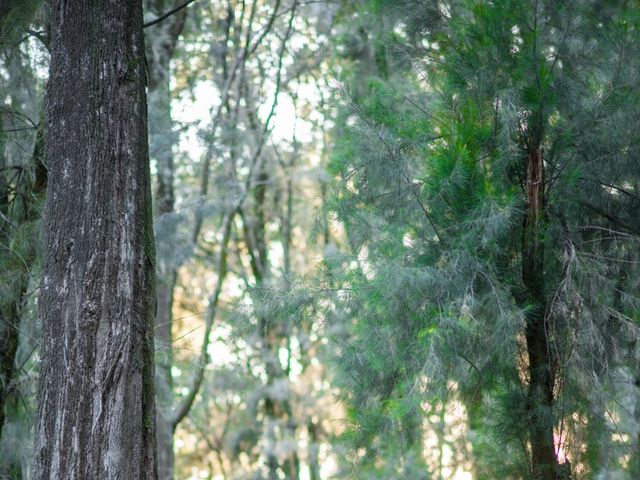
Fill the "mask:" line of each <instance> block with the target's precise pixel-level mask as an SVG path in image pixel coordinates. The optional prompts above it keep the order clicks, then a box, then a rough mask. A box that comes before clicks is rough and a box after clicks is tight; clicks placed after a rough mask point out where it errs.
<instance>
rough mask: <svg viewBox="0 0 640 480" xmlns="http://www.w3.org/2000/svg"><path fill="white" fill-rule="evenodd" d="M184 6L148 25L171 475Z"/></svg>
mask: <svg viewBox="0 0 640 480" xmlns="http://www.w3.org/2000/svg"><path fill="white" fill-rule="evenodd" d="M178 3H180V2H179V1H178V0H169V1H167V0H147V3H146V4H147V7H148V10H149V11H151V12H152V13H153V15H154V16H155V17H156V18H157V17H160V16H161V15H162V14H163V13H165V12H166V11H168V10H170V9H172V8H175V7H176V6H178ZM186 13H187V10H186V9H182V10H180V11H179V12H177V13H176V14H174V15H172V16H171V17H169V18H167V19H166V20H164V21H163V22H160V23H159V24H157V25H154V26H153V27H152V28H150V29H149V30H148V31H147V40H148V44H149V45H150V47H151V52H152V56H151V59H150V62H149V63H150V68H149V71H150V74H149V135H150V139H149V140H150V154H151V158H152V159H153V160H155V162H156V165H157V169H158V175H157V178H158V183H157V189H156V196H155V199H156V215H157V217H158V221H157V225H158V226H159V229H160V231H159V232H158V238H157V247H158V252H157V258H158V269H157V283H156V291H157V299H158V308H157V312H156V322H155V329H154V333H155V349H156V375H155V380H156V406H157V415H156V429H157V434H156V437H157V458H158V477H159V478H160V480H171V479H172V478H173V469H174V453H173V431H174V425H173V408H174V406H173V394H172V390H173V378H172V375H171V367H172V366H173V353H172V348H171V345H172V336H171V330H172V326H173V317H172V309H173V290H174V286H175V282H176V259H175V246H176V245H175V233H176V231H175V223H174V220H173V219H172V218H171V214H172V213H173V212H174V203H175V196H174V167H173V146H174V144H175V135H174V133H173V122H172V119H171V87H170V81H171V75H170V72H171V70H170V63H171V58H172V56H173V52H174V50H175V46H176V42H177V40H178V36H179V35H180V32H181V31H182V28H183V26H184V22H185V18H186Z"/></svg>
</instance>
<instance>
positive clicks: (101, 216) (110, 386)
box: [34, 0, 157, 480]
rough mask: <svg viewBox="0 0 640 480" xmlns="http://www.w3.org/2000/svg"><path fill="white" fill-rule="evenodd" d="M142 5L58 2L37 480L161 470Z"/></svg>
mask: <svg viewBox="0 0 640 480" xmlns="http://www.w3.org/2000/svg"><path fill="white" fill-rule="evenodd" d="M142 25H143V23H142V3H141V1H140V0H139V1H132V0H109V1H102V0H53V1H52V2H51V35H52V37H51V64H50V71H49V85H48V104H47V135H46V157H47V159H48V166H49V185H48V191H47V206H46V211H45V224H44V228H45V247H44V255H45V258H44V270H43V280H42V287H41V288H42V290H41V294H40V299H39V316H40V319H41V321H42V328H43V336H42V339H43V341H42V350H41V366H40V380H39V390H38V411H37V416H36V424H35V460H34V478H35V479H36V480H44V479H52V478H58V479H65V478H77V479H84V478H100V479H125V478H126V479H142V478H146V479H155V478H157V469H156V459H155V418H154V416H155V408H154V388H153V368H154V367H153V330H152V329H153V316H154V308H155V289H154V283H155V278H154V258H155V247H154V240H153V230H152V222H151V220H152V219H151V194H150V180H149V162H148V142H147V112H146V95H145V79H146V69H145V61H144V41H143V33H142Z"/></svg>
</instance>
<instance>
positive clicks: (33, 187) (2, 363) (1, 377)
mask: <svg viewBox="0 0 640 480" xmlns="http://www.w3.org/2000/svg"><path fill="white" fill-rule="evenodd" d="M0 147H1V145H0ZM43 149H44V127H43V124H42V121H41V124H40V126H39V127H38V130H37V132H36V137H35V143H34V149H33V157H32V164H31V165H29V168H25V169H24V170H23V171H22V172H21V174H20V175H19V180H18V183H17V185H16V186H15V188H16V191H17V194H16V195H15V196H14V198H13V201H11V202H10V201H9V198H10V197H11V193H10V185H9V183H8V182H7V181H6V179H5V177H4V174H0V213H2V215H3V216H2V220H1V221H0V248H1V249H2V252H1V253H2V255H3V256H6V258H4V259H3V260H2V262H0V264H1V265H2V267H3V268H6V269H7V271H11V272H12V274H11V276H12V279H11V282H10V284H9V283H7V284H6V285H3V287H5V286H6V290H5V288H2V291H1V292H0V293H1V295H0V436H1V435H2V429H3V427H4V424H5V421H6V414H7V410H8V409H9V408H10V407H9V405H10V404H16V403H17V395H16V394H15V393H16V388H15V385H14V380H15V378H14V377H15V375H16V374H17V372H16V369H17V365H16V354H17V351H18V344H19V340H20V335H19V332H20V323H21V309H22V307H23V302H24V297H25V294H26V293H27V289H28V287H29V280H30V273H31V272H30V269H31V267H32V266H33V263H34V261H35V259H36V253H37V252H36V246H35V245H25V246H24V249H23V250H22V252H21V253H17V252H14V251H13V249H14V248H15V246H12V243H13V241H14V238H13V237H14V236H16V235H20V234H21V233H20V231H21V230H23V229H25V228H29V226H28V223H29V222H33V221H35V220H37V216H38V209H37V206H36V205H35V204H36V203H39V201H40V197H41V195H42V193H43V192H44V190H45V188H46V183H47V170H46V167H45V165H44V159H43V156H44V151H43ZM2 162H3V159H2V158H0V169H1V168H3V167H4V165H3V163H2ZM16 199H20V205H18V206H16V205H15V203H14V202H16V201H17V200H16ZM12 207H15V208H12ZM12 213H13V215H12ZM9 218H11V220H12V223H13V225H11V224H10V222H9V221H7V219H9ZM3 467H4V464H3V461H2V459H0V475H2V472H3V471H4V470H3Z"/></svg>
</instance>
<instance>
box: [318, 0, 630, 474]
mask: <svg viewBox="0 0 640 480" xmlns="http://www.w3.org/2000/svg"><path fill="white" fill-rule="evenodd" d="M634 12H635V13H634ZM361 15H362V16H363V17H365V16H367V15H378V18H379V24H382V25H386V26H387V28H388V31H393V32H394V33H393V34H392V35H389V34H388V32H385V33H383V34H382V37H381V38H382V39H384V40H385V41H386V42H387V48H388V49H391V48H392V47H393V48H394V49H396V50H400V49H401V50H402V52H403V53H399V54H397V55H394V56H392V55H388V51H389V50H387V56H386V62H387V67H388V68H387V69H381V68H378V69H377V72H374V73H373V74H372V75H369V76H365V77H364V78H361V82H363V83H366V89H364V91H363V89H361V88H360V89H358V88H349V89H348V90H347V91H345V96H344V98H345V105H344V106H343V109H342V113H341V115H340V117H339V119H338V124H337V126H336V129H335V131H336V147H335V149H334V153H333V157H332V159H331V164H330V170H331V172H332V173H333V174H334V175H335V176H336V177H337V179H338V181H337V184H336V188H335V193H334V195H333V197H332V199H331V200H330V201H329V203H328V205H327V209H329V210H331V211H333V212H334V213H335V215H337V218H338V219H339V220H340V221H341V223H342V224H343V225H344V227H345V231H346V240H347V242H348V246H349V250H350V252H351V253H352V257H351V258H350V259H349V260H348V261H344V262H342V264H341V266H339V267H335V268H334V272H333V273H334V274H333V276H332V279H334V281H335V280H336V279H338V281H339V283H340V287H341V288H344V289H348V291H349V295H344V296H342V298H340V303H339V308H341V309H343V310H344V311H345V312H346V313H345V314H343V315H340V316H339V318H344V316H347V317H353V319H354V320H353V322H352V323H348V329H349V338H348V341H347V342H346V343H345V344H344V346H343V347H342V348H341V349H340V352H339V354H338V358H337V363H338V366H339V371H340V375H339V380H338V381H339V383H340V384H341V385H342V387H343V388H344V389H345V390H346V391H348V392H349V395H347V396H346V400H347V401H348V403H349V404H350V405H351V410H350V412H351V414H350V418H351V420H352V430H351V433H350V434H349V435H348V438H349V440H350V441H351V442H352V443H353V445H354V446H355V447H357V448H365V449H367V454H365V455H364V456H363V459H362V463H363V465H364V464H371V465H374V464H376V463H379V462H380V461H381V459H384V461H391V459H392V458H394V456H395V455H400V456H402V455H403V453H402V452H411V451H414V450H413V449H412V445H413V443H412V442H419V441H418V440H417V438H418V437H419V436H420V435H421V431H422V429H421V427H420V425H421V420H420V418H421V417H422V416H423V415H424V413H423V412H422V409H423V408H424V406H423V405H424V402H427V403H428V402H430V401H431V400H433V399H441V400H442V399H445V400H446V399H449V398H451V396H450V393H449V392H450V387H451V385H452V382H453V384H454V385H456V389H457V392H458V393H457V394H456V395H454V398H457V399H458V400H460V401H462V402H463V403H464V404H465V405H466V406H467V409H468V411H473V412H474V420H473V422H472V423H473V424H474V425H475V427H477V435H476V440H474V442H473V444H474V459H473V463H474V465H475V468H476V469H477V471H478V472H479V474H480V477H479V478H519V477H522V476H526V475H527V472H528V469H529V466H528V465H527V456H528V455H529V451H528V449H527V448H523V447H526V445H527V443H528V442H529V438H528V436H527V431H528V428H529V426H530V424H531V423H532V422H534V423H536V422H537V423H540V424H553V425H555V426H556V427H557V428H561V427H562V428H564V429H565V430H566V429H568V431H569V433H568V435H577V432H578V430H579V429H578V428H577V427H575V429H574V430H572V428H573V427H571V426H570V425H571V418H572V415H585V416H587V417H589V418H599V417H598V416H602V415H604V414H603V412H604V411H606V410H607V409H608V408H610V407H611V405H612V404H613V403H615V402H616V401H617V399H616V393H615V386H614V385H616V375H618V374H619V373H620V372H623V371H624V372H636V359H635V354H634V353H632V351H634V348H633V347H631V349H630V346H631V345H635V343H636V342H637V339H638V330H637V322H635V321H633V320H631V319H632V318H633V317H632V316H631V315H632V312H635V311H637V307H636V306H635V305H637V300H638V299H637V297H636V294H635V291H634V288H635V285H636V284H637V281H638V279H637V277H635V275H636V267H635V262H636V258H637V257H636V255H637V248H636V242H637V240H638V234H639V233H640V229H639V228H638V226H639V223H638V218H637V214H634V213H633V212H634V209H636V208H637V206H638V202H639V201H640V193H639V191H638V186H639V183H638V182H639V174H640V170H639V167H638V164H637V152H638V131H637V128H636V126H637V124H638V123H637V122H638V120H639V119H640V117H638V104H637V99H638V98H639V97H638V94H639V93H640V83H639V81H638V75H637V67H638V61H637V58H635V57H632V56H631V52H632V51H634V50H635V49H636V48H638V46H640V45H639V40H640V37H639V36H638V33H639V32H638V19H637V17H638V15H637V12H636V11H635V10H633V9H632V8H629V9H627V8H626V7H625V4H624V3H622V2H611V3H608V4H607V5H603V4H600V3H598V2H595V3H594V2H587V1H584V2H582V1H580V2H571V5H569V4H565V3H564V2H530V1H528V0H508V1H504V2H482V1H462V0H461V1H454V2H449V4H447V6H446V7H445V6H444V5H443V4H441V3H440V2H435V1H434V2H431V1H428V0H424V1H420V0H418V1H412V0H410V1H404V2H374V3H372V4H371V5H370V6H369V11H368V12H367V13H366V14H361ZM381 38H372V39H370V41H371V42H373V43H374V44H375V45H378V44H379V43H380V41H381ZM389 39H391V40H389ZM402 40H404V41H403V44H402V45H400V43H401V42H402ZM377 48H378V47H376V49H377ZM407 58H409V59H410V61H408V62H407V61H405V59H407ZM395 59H399V60H398V62H397V63H394V60H395ZM407 64H408V65H410V67H411V68H403V67H405V66H406V65H407ZM352 68H353V71H354V72H355V73H353V74H352V76H353V77H356V78H357V77H358V76H360V77H362V75H361V73H362V72H361V71H360V66H359V63H358V62H354V63H353V66H352ZM388 72H393V74H388ZM345 77H346V78H351V77H349V76H348V75H346V76H345ZM538 148H539V149H541V150H542V151H543V152H544V158H545V170H546V179H545V190H546V191H545V195H546V198H545V204H546V208H545V212H544V226H543V230H542V231H541V233H540V235H541V241H542V243H543V245H544V249H545V250H544V251H545V253H544V260H543V261H544V265H545V270H544V274H543V275H544V280H541V281H542V282H544V284H545V291H544V297H545V302H546V303H547V307H546V312H545V316H546V318H548V321H549V325H550V327H549V335H550V338H549V339H548V342H549V345H550V348H552V349H554V350H555V351H556V354H557V361H558V362H559V364H558V365H556V366H554V368H557V371H558V380H557V382H558V385H557V387H556V388H555V390H556V393H555V399H554V402H555V405H557V407H556V408H554V409H553V411H552V412H549V411H546V410H540V409H536V408H528V407H527V402H528V399H527V394H526V387H527V384H528V380H527V378H526V375H527V374H526V365H527V359H526V358H524V356H526V346H525V344H524V337H523V333H524V325H525V322H526V320H525V319H526V318H527V315H528V314H529V312H530V311H532V309H533V308H534V305H533V304H532V303H531V302H530V300H529V299H528V298H527V293H526V288H525V285H523V282H522V279H521V275H522V274H521V272H522V262H523V254H522V250H521V248H522V247H521V238H522V235H523V233H522V232H523V230H522V225H523V223H522V222H523V212H524V210H525V209H526V203H525V202H526V198H525V190H524V187H525V180H526V176H527V171H526V165H527V155H528V154H527V152H529V151H531V150H532V149H538ZM614 192H617V193H614ZM556 354H554V355H556ZM632 375H636V373H632ZM635 394H636V393H634V395H635ZM454 398H451V400H453V399H454ZM633 421H637V420H633ZM405 423H406V424H410V425H412V427H411V428H413V433H412V435H406V432H405V434H403V431H405V430H406V428H405ZM592 423H593V425H594V426H593V428H592V429H591V430H590V432H589V434H590V435H591V438H590V440H588V445H591V444H592V443H594V442H597V443H599V444H600V445H599V448H601V449H607V448H608V446H609V445H610V444H611V442H610V441H608V440H607V438H608V437H607V435H608V430H607V428H605V426H606V424H607V422H606V421H601V422H597V421H595V420H594V421H593V422H592ZM599 424H600V425H602V426H601V427H598V425H599ZM635 441H636V440H634V442H635ZM567 449H568V447H567ZM505 452H519V453H517V454H515V453H514V454H513V455H505ZM568 454H570V456H571V462H572V464H573V465H577V464H578V463H581V462H588V459H586V457H583V452H581V451H580V449H579V448H577V447H576V448H574V449H573V450H571V451H570V452H569V453H568ZM505 457H509V461H506V460H505ZM367 459H368V460H369V462H367ZM559 460H560V462H563V461H564V460H565V459H564V458H560V459H559ZM363 468H365V467H364V466H363ZM591 468H594V471H595V468H596V467H595V466H593V464H592V467H591ZM482 472H487V473H482Z"/></svg>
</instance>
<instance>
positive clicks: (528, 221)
mask: <svg viewBox="0 0 640 480" xmlns="http://www.w3.org/2000/svg"><path fill="white" fill-rule="evenodd" d="M544 190H545V183H544V158H543V153H542V147H540V146H537V147H535V148H532V149H531V150H530V152H529V155H528V157H527V177H526V183H525V212H524V218H523V229H522V281H523V284H524V287H525V290H526V296H525V301H526V302H527V306H528V307H529V313H528V316H527V324H526V330H525V337H526V344H527V353H528V357H529V390H528V410H529V440H530V442H531V466H532V474H533V477H534V478H535V479H536V480H553V479H555V478H556V474H557V471H558V460H557V458H556V453H555V449H554V444H553V400H554V399H553V384H554V366H553V362H552V358H551V346H550V342H549V338H550V332H549V325H548V321H547V312H546V299H545V280H544V239H543V234H544V226H543V223H544V208H545V191H544Z"/></svg>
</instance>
